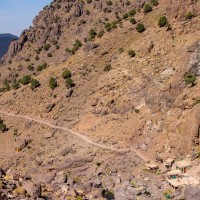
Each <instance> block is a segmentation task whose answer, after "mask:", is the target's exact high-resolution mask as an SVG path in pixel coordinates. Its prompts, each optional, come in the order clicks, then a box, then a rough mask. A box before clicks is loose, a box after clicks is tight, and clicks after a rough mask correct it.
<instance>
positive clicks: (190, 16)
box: [186, 12, 194, 19]
mask: <svg viewBox="0 0 200 200" xmlns="http://www.w3.org/2000/svg"><path fill="white" fill-rule="evenodd" d="M193 17H194V15H193V14H192V13H191V12H188V13H187V14H186V19H192V18H193Z"/></svg>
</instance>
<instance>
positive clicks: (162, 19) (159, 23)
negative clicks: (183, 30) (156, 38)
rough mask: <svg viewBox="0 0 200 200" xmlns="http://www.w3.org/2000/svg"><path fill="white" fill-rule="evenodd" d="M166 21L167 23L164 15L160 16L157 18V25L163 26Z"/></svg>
mask: <svg viewBox="0 0 200 200" xmlns="http://www.w3.org/2000/svg"><path fill="white" fill-rule="evenodd" d="M167 23H168V21H167V17H166V16H161V17H160V18H159V20H158V26H159V27H164V26H166V25H167Z"/></svg>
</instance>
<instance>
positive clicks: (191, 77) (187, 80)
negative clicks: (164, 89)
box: [185, 74, 196, 85]
mask: <svg viewBox="0 0 200 200" xmlns="http://www.w3.org/2000/svg"><path fill="white" fill-rule="evenodd" d="M195 81H196V76H195V75H194V74H187V75H186V76H185V83H186V84H192V85H194V83H195Z"/></svg>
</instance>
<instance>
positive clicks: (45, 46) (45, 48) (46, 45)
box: [43, 44, 51, 51]
mask: <svg viewBox="0 0 200 200" xmlns="http://www.w3.org/2000/svg"><path fill="white" fill-rule="evenodd" d="M50 47H51V45H50V44H45V45H44V46H43V49H44V50H45V51H48V50H49V48H50Z"/></svg>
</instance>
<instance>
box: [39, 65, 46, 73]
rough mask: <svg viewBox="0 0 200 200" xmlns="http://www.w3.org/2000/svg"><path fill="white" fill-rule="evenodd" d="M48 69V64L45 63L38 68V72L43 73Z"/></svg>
mask: <svg viewBox="0 0 200 200" xmlns="http://www.w3.org/2000/svg"><path fill="white" fill-rule="evenodd" d="M46 68H47V63H43V64H41V65H39V66H38V67H37V72H40V71H42V70H43V69H46Z"/></svg>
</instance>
